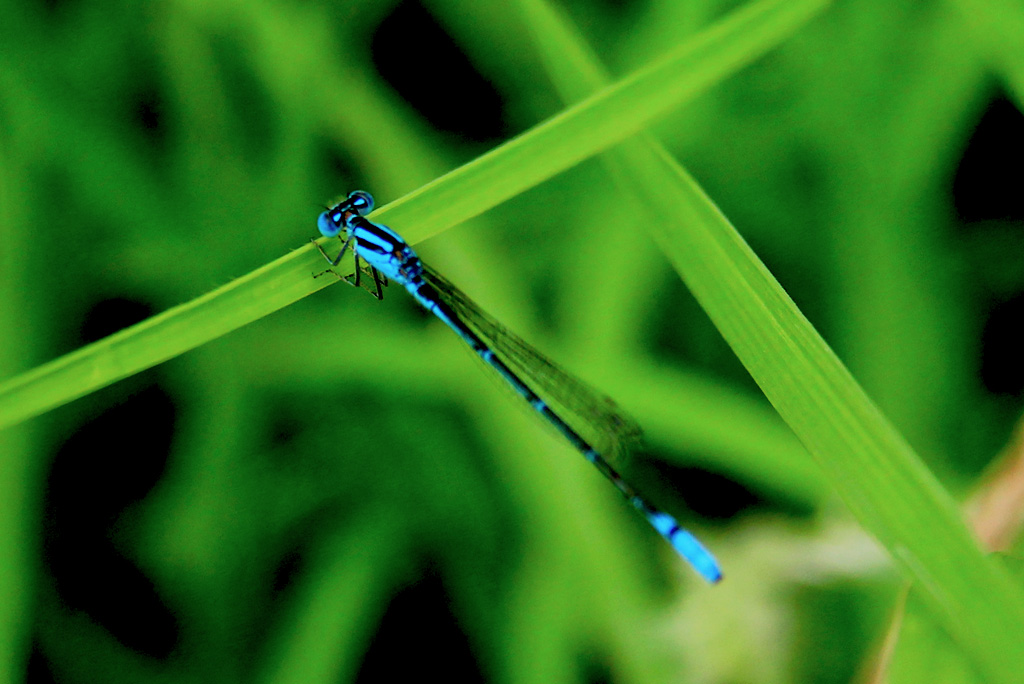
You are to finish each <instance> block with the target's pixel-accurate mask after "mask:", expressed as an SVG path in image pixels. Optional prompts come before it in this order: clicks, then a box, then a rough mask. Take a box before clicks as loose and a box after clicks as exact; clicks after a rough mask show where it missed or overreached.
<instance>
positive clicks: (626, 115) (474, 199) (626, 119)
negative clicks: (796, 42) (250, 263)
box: [0, 0, 823, 429]
mask: <svg viewBox="0 0 1024 684" xmlns="http://www.w3.org/2000/svg"><path fill="white" fill-rule="evenodd" d="M822 5H823V0H762V1H761V2H757V3H752V4H750V5H748V6H745V7H743V8H741V9H740V10H738V11H736V12H733V13H732V14H730V15H728V16H727V17H725V19H723V20H722V21H721V22H719V23H717V24H715V25H714V26H712V27H710V28H709V29H708V30H706V31H704V32H702V33H700V34H699V35H698V36H696V37H695V38H693V39H692V40H690V41H687V42H686V43H685V44H684V45H682V46H680V47H679V48H678V49H676V50H674V51H672V52H671V53H670V54H668V55H667V56H665V57H663V58H662V59H660V60H658V61H656V62H654V63H653V64H651V65H649V66H648V67H646V68H644V69H641V70H639V71H637V72H636V73H634V74H633V75H632V76H629V77H628V78H626V79H624V80H623V81H620V82H619V83H617V84H616V85H614V86H611V87H609V88H606V89H605V90H603V91H601V92H600V93H598V94H596V95H594V96H593V97H591V98H589V99H587V100H586V101H584V102H581V103H580V104H578V105H576V106H574V107H572V108H570V109H568V110H566V111H564V112H562V113H561V114H559V115H558V116H555V117H554V118H552V119H550V120H548V121H546V122H544V123H542V124H540V125H538V126H536V127H534V128H533V129H531V130H529V131H528V132H526V133H524V134H522V135H520V136H518V137H517V138H514V139H513V140H511V141H509V142H508V143H505V144H504V145H502V146H500V147H498V148H496V149H495V150H493V151H491V152H489V153H488V154H485V155H483V156H482V157H480V158H478V159H476V160H474V161H472V162H470V163H469V164H466V165H465V166H463V167H461V168H459V169H456V170H455V171H452V172H451V173H448V174H446V175H445V176H442V177H441V178H438V179H437V180H435V181H433V182H431V183H429V184H427V185H426V186H424V187H422V188H420V189H419V190H416V191H415V192H413V193H411V194H409V195H407V196H405V197H403V198H402V199H400V200H399V201H397V202H394V203H392V204H390V205H388V206H386V207H384V208H383V209H381V210H380V211H379V212H377V213H376V214H375V218H377V219H379V220H382V221H389V222H394V223H395V224H396V225H398V226H400V227H401V229H402V232H403V234H404V235H405V237H406V238H407V239H409V240H410V241H412V242H416V241H418V240H421V239H424V238H425V237H427V236H429V235H432V234H434V233H437V232H439V231H441V230H444V229H446V228H448V227H450V226H452V225H455V224H457V223H459V222H461V221H465V220H466V219H469V218H472V217H473V216H476V215H477V214H480V213H481V212H484V211H486V210H487V209H490V208H491V207H493V206H495V205H496V204H498V203H500V202H502V201H504V200H506V199H508V198H509V197H512V196H514V195H516V194H518V193H520V192H522V191H524V190H526V189H528V188H530V187H533V186H534V185H536V184H538V183H540V182H542V181H544V180H546V179H548V178H550V177H551V176H553V175H555V174H557V173H559V172H561V171H564V170H565V169H567V168H569V167H571V166H573V165H574V164H576V163H578V162H579V161H581V160H583V159H585V158H587V157H588V156H591V155H593V154H596V153H597V152H600V151H601V150H604V149H606V148H608V147H610V146H612V145H615V144H616V143H619V142H622V141H623V140H625V139H626V138H628V137H629V136H631V135H633V134H635V133H636V132H637V131H639V130H641V129H643V128H644V127H645V126H647V125H648V124H649V123H651V122H652V121H653V120H655V119H656V118H658V117H659V116H661V115H663V114H665V113H666V112H668V111H670V110H671V109H673V108H675V107H678V106H679V105H680V104H681V103H683V102H685V101H686V100H687V99H689V98H692V97H693V96H694V95H696V94H697V93H699V92H701V91H702V90H703V89H704V88H706V87H708V86H710V85H712V84H714V83H716V82H718V81H721V80H722V79H723V78H725V77H726V76H728V75H729V74H731V73H733V72H735V71H736V70H737V69H739V68H740V67H742V66H743V65H745V64H747V63H749V62H750V61H752V60H753V59H755V58H756V57H758V56H760V55H761V54H763V53H764V52H765V51H767V50H768V49H770V48H771V47H772V46H774V45H775V44H777V43H778V42H779V41H780V40H782V39H783V38H784V37H786V36H788V35H789V34H790V33H791V32H792V31H793V30H794V28H795V27H797V26H799V25H800V24H802V23H803V22H804V21H805V20H807V19H808V18H809V17H810V16H812V15H813V13H814V12H815V11H817V10H818V9H819V8H820V7H821V6H822ZM312 225H313V220H312V217H310V228H311V227H312ZM322 267H323V261H322V259H321V258H320V256H319V255H318V254H317V253H316V252H315V250H312V249H304V250H300V251H296V252H292V253H291V254H288V255H287V256H284V257H282V258H280V259H278V260H276V261H274V262H271V263H270V264H267V265H266V266H264V267H262V268H260V269H258V270H256V271H254V272H253V273H251V274H249V275H247V276H245V277H243V278H240V279H238V280H236V281H234V282H232V283H229V284H227V285H225V286H223V287H221V288H219V289H217V290H214V291H213V292H210V293H208V294H207V295H204V296H203V297H200V298H198V299H196V300H194V301H192V302H189V303H187V304H183V305H181V306H178V307H175V308H173V309H170V310H169V311H166V312H164V313H163V314H160V315H158V316H155V317H154V318H151V319H149V320H147V321H144V322H143V323H140V324H138V325H136V326H133V327H131V328H127V329H126V330H123V331H121V332H119V333H117V334H115V335H112V336H110V337H108V338H106V339H104V340H101V341H99V342H97V343H95V344H91V345H88V346H86V347H83V348H82V349H79V350H77V351H75V352H73V353H71V354H67V355H65V356H63V357H61V358H59V359H56V360H54V361H52V362H50V363H47V364H45V365H43V366H40V367H39V368H36V369H34V370H32V371H29V372H28V373H25V374H23V375H21V376H18V377H16V378H13V379H11V380H9V381H8V382H6V383H4V384H3V385H0V429H2V428H4V427H7V426H10V425H13V424H16V423H18V422H20V421H23V420H25V419H27V418H30V417H32V416H35V415H38V414H40V413H42V412H44V411H47V410H50V409H52V408H55V407H57V406H60V405H62V404H65V403H67V402H69V401H71V400H73V399H76V398H78V397H81V396H83V395H85V394H87V393H89V392H92V391H94V390H96V389H99V388H101V387H105V386H106V385H109V384H111V383H113V382H116V381H117V380H120V379H122V378H125V377H128V376H129V375H132V374H134V373H137V372H139V371H141V370H144V369H146V368H149V367H151V366H154V365H156V364H158V363H161V362H162V361H166V360H167V359H170V358H172V357H174V356H177V355H178V354H181V353H183V352H186V351H188V350H189V349H193V348H195V347H197V346H199V345H200V344H203V343H204V342H208V341H210V340H213V339H215V338H217V337H219V336H221V335H224V334H226V333H228V332H230V331H232V330H235V329H237V328H239V327H241V326H243V325H246V324H247V323H251V322H252V321H254V320H257V319H259V318H261V317H263V316H266V315H268V314H270V313H272V312H273V311H276V310H278V309H280V308H282V307H284V306H287V305H288V304H291V303H293V302H295V301H296V300H298V299H300V298H302V297H304V296H306V295H308V294H311V293H312V292H315V291H317V290H319V289H321V288H323V287H325V286H327V285H328V284H330V283H331V282H332V281H333V279H330V278H328V279H319V280H313V279H312V278H311V277H310V274H311V272H313V271H320V270H322Z"/></svg>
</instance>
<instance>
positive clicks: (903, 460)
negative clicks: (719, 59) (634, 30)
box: [520, 0, 1024, 684]
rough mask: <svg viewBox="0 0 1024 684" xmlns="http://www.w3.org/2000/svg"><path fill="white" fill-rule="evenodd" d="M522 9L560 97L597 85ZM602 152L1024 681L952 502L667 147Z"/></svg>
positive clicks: (703, 295) (956, 630)
mask: <svg viewBox="0 0 1024 684" xmlns="http://www.w3.org/2000/svg"><path fill="white" fill-rule="evenodd" d="M520 4H521V6H522V7H523V9H524V11H525V12H526V14H527V22H528V23H529V24H530V25H531V26H532V27H534V29H535V31H536V32H537V36H538V42H539V43H540V45H541V46H542V49H543V52H544V54H546V55H547V56H548V60H547V62H548V64H549V65H550V68H551V72H552V74H553V77H554V79H555V81H556V83H558V84H559V86H560V88H561V90H562V92H563V93H564V95H565V96H566V97H567V98H569V99H571V98H574V97H578V96H579V95H580V92H579V91H580V89H582V88H585V87H586V85H587V84H589V86H590V87H591V88H596V87H599V86H600V85H601V83H602V81H603V79H604V77H603V69H602V67H601V65H600V64H599V63H597V60H596V58H595V57H594V56H593V55H592V54H591V52H590V51H589V49H588V48H587V47H586V45H585V44H584V43H583V41H582V39H581V38H579V37H578V36H576V35H575V34H574V33H573V32H571V31H570V30H569V28H568V27H567V26H566V25H565V24H564V22H560V21H559V19H558V16H557V15H556V14H555V13H554V12H553V11H552V10H551V9H550V8H549V7H547V6H546V5H545V4H544V3H543V2H541V1H540V0H520ZM556 56H557V57H556ZM567 56H568V58H567ZM607 156H608V160H609V163H610V164H611V165H612V166H613V167H614V171H615V174H616V175H617V176H618V177H620V178H628V179H629V182H628V183H623V187H624V189H625V190H624V191H625V192H627V193H635V198H636V199H637V200H638V201H639V203H638V205H637V206H638V212H640V213H641V214H643V215H644V218H646V219H648V220H647V224H648V225H649V226H650V228H651V230H652V233H653V234H654V237H655V239H656V240H657V241H658V243H659V245H660V246H661V248H662V250H663V251H664V252H665V254H666V255H667V256H668V257H669V259H670V260H671V261H672V263H673V265H674V266H675V268H676V270H677V271H678V272H679V274H680V275H681V276H682V278H683V280H684V281H685V282H686V284H687V286H688V287H689V288H690V290H691V291H692V292H693V293H694V295H695V296H696V297H697V299H698V300H699V301H700V303H701V306H702V307H703V308H704V310H705V311H707V313H708V315H709V316H710V317H711V319H712V320H713V321H714V323H715V325H716V326H717V327H718V329H719V330H720V331H721V333H722V335H723V336H724V337H725V339H726V340H727V341H728V342H729V345H730V346H731V347H732V348H733V350H734V351H735V352H736V354H737V356H738V357H739V358H740V360H741V361H742V362H743V364H744V366H746V368H747V370H748V371H749V372H750V374H751V375H752V376H753V377H754V379H755V380H756V381H757V383H758V385H759V386H760V387H761V389H762V390H763V391H764V393H765V395H766V396H767V397H768V399H769V400H770V401H771V402H772V404H773V405H774V406H775V408H776V409H777V410H778V411H779V413H780V414H781V415H782V417H783V418H784V419H785V420H786V422H787V423H788V424H789V425H790V427H791V428H792V429H793V431H794V432H795V433H796V434H797V436H798V437H799V438H800V439H801V441H803V443H804V445H805V446H806V447H807V448H808V450H809V451H810V452H811V453H812V454H813V455H814V457H815V458H816V460H817V461H818V463H819V465H820V466H821V468H822V470H823V471H824V472H825V474H826V476H827V477H828V478H829V479H830V481H831V482H832V484H833V485H834V486H835V487H836V489H837V490H838V491H839V492H840V494H841V495H842V496H843V499H844V500H845V501H846V503H847V505H848V506H849V507H850V508H851V509H852V511H853V512H854V514H855V515H856V516H857V517H858V519H859V520H860V521H861V523H862V524H863V525H864V526H865V527H866V528H867V529H868V530H870V531H871V532H872V533H873V534H874V535H875V536H876V537H877V538H878V539H879V541H881V542H882V543H883V544H884V545H885V547H886V548H887V549H888V550H889V552H890V553H891V554H892V556H893V558H894V559H895V560H896V562H897V563H898V564H899V566H900V569H901V570H902V571H903V573H904V574H905V575H906V576H907V577H908V578H910V579H911V580H913V581H914V582H915V587H916V589H917V590H918V591H919V592H920V594H921V596H922V597H923V598H924V600H925V601H926V603H927V605H928V607H929V608H930V610H931V611H932V612H933V614H935V615H936V616H937V617H938V618H939V619H940V620H941V621H942V623H943V625H944V626H945V627H946V629H948V630H949V632H950V634H952V635H954V637H955V638H956V639H957V641H958V642H959V643H960V645H961V646H962V647H963V648H964V650H965V652H966V653H967V654H968V655H969V656H970V657H971V658H972V660H973V661H974V663H975V664H976V665H977V666H978V667H979V669H980V670H981V671H982V672H984V673H985V674H986V675H987V676H988V677H989V678H990V679H991V681H995V682H1005V683H1007V684H1010V683H1011V682H1019V681H1020V673H1021V672H1022V671H1024V643H1022V640H1021V638H1020V637H1021V635H1022V634H1024V594H1022V593H1021V591H1020V589H1019V587H1018V586H1017V585H1016V584H1015V583H1014V582H1013V581H1012V580H1011V579H1010V577H1009V576H1008V574H1007V573H1006V572H1005V571H1004V570H1003V568H1001V567H1000V566H999V565H998V564H996V563H993V562H991V561H990V560H989V559H987V558H986V557H985V556H984V555H983V554H982V552H981V549H980V548H979V546H978V544H977V543H976V542H975V541H974V539H973V537H972V535H971V534H970V532H969V531H968V530H967V527H966V525H965V524H964V521H963V518H962V517H961V515H960V512H959V510H958V508H957V506H956V504H955V503H954V501H953V500H952V498H951V497H950V496H949V495H948V493H947V492H946V491H945V490H944V489H943V488H942V486H941V485H940V484H939V482H938V481H937V480H936V479H935V478H934V476H933V475H932V473H931V472H930V471H929V470H928V468H927V467H926V466H925V465H924V464H923V463H922V462H921V460H920V459H919V458H918V456H917V455H916V454H915V453H914V452H913V451H912V449H911V448H910V446H909V445H908V444H907V443H906V442H905V441H904V440H903V438H902V437H901V436H900V435H899V434H898V433H897V431H896V430H895V429H894V428H893V427H892V425H891V424H890V423H889V422H888V420H887V419H886V418H885V417H884V416H883V415H882V414H881V412H880V411H879V410H878V409H877V408H876V407H875V405H874V404H873V403H872V402H871V400H870V399H869V398H868V397H867V396H866V395H865V394H864V391H863V390H862V389H861V388H860V386H859V385H858V384H857V382H856V381H855V380H854V379H853V377H852V376H851V375H850V374H849V372H848V371H847V370H846V368H845V367H844V366H843V364H842V363H841V362H840V361H839V359H838V358H837V357H836V356H835V354H834V353H833V352H832V350H831V349H830V348H829V347H828V345H827V344H826V343H825V341H824V340H823V339H822V338H821V337H820V336H819V335H818V333H817V332H816V331H815V330H814V328H813V326H811V324H810V322H809V321H807V319H806V318H805V317H804V316H803V314H801V313H800V311H799V310H798V309H797V307H796V305H795V304H794V303H793V301H792V300H791V299H790V298H789V296H788V295H787V294H786V293H785V291H784V290H783V289H782V287H781V286H780V285H779V283H778V282H777V281H776V280H775V279H774V278H773V277H772V275H771V273H769V272H768V270H767V269H766V268H765V266H764V265H763V264H762V263H761V262H760V260H758V258H757V256H756V255H755V254H754V253H753V252H752V251H751V249H750V248H749V246H748V245H747V244H746V242H744V240H743V238H742V237H741V236H740V235H739V234H738V233H737V232H736V230H735V228H733V226H732V225H731V224H730V223H729V221H728V219H726V217H725V216H724V215H722V213H721V212H720V211H719V210H718V208H717V207H716V206H715V205H714V204H713V203H712V201H711V200H710V198H708V197H707V195H705V194H704V192H703V190H701V188H700V187H699V186H698V185H697V183H696V182H695V181H694V180H693V179H692V178H691V177H690V176H689V174H687V173H686V171H685V170H684V169H683V168H682V167H681V166H680V165H679V164H678V163H677V162H676V161H675V160H674V159H672V158H671V156H670V155H669V154H668V153H667V152H666V151H665V150H664V148H662V147H661V146H660V145H659V144H658V143H657V142H656V141H655V140H654V139H653V138H652V137H651V136H648V135H644V136H641V139H640V140H638V141H637V144H633V145H629V146H623V147H620V148H617V149H615V150H613V151H612V152H610V153H609V154H608V155H607Z"/></svg>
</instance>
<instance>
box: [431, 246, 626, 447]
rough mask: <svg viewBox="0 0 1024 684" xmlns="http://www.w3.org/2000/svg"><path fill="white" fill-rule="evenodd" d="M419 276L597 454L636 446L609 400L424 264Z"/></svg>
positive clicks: (617, 409)
mask: <svg viewBox="0 0 1024 684" xmlns="http://www.w3.org/2000/svg"><path fill="white" fill-rule="evenodd" d="M423 276H424V279H425V280H426V281H427V282H428V283H429V284H430V285H432V286H433V287H434V289H435V290H437V293H438V296H439V297H440V298H441V299H442V300H443V301H444V302H445V303H446V304H448V306H450V307H452V309H454V310H455V312H456V313H457V314H458V315H459V317H460V318H461V319H462V320H463V321H465V323H466V324H467V325H468V326H469V327H470V328H471V329H472V330H473V332H475V333H476V334H477V335H479V336H480V338H481V339H482V340H483V341H484V342H486V343H487V345H488V346H490V348H491V349H492V350H493V351H494V353H495V354H497V356H498V357H499V358H500V359H501V360H502V361H504V362H505V364H506V365H507V366H508V367H509V368H511V369H512V370H513V371H514V372H515V373H516V374H517V375H519V376H520V378H522V380H523V381H524V382H526V384H528V385H529V386H530V389H532V390H533V391H534V392H536V393H537V395H538V396H539V397H540V398H541V399H543V400H544V401H545V402H547V403H548V405H549V406H551V408H552V409H553V410H554V411H555V413H557V414H558V415H559V416H560V417H561V418H562V420H564V421H565V422H567V423H568V424H569V425H570V426H571V427H572V428H573V429H574V430H576V432H578V433H579V434H580V436H581V437H583V438H584V439H585V440H587V441H588V442H589V443H590V444H591V445H592V446H593V447H594V448H595V449H597V451H598V452H599V453H601V454H603V455H604V456H606V457H615V456H621V455H622V454H623V453H624V452H627V451H629V450H631V449H632V448H634V447H635V446H636V445H637V444H638V443H639V441H640V438H641V431H640V426H639V425H637V423H636V421H634V420H633V419H632V418H631V417H629V416H628V415H627V414H626V413H624V412H623V411H622V409H620V408H619V407H618V405H617V404H616V403H615V402H614V401H613V400H612V399H611V398H610V397H608V396H607V395H605V394H602V393H601V392H598V391H597V390H595V389H594V388H592V387H590V386H589V385H587V384H586V383H585V382H583V381H582V380H580V379H578V378H576V377H575V376H573V375H570V374H569V373H567V372H566V371H564V370H562V369H561V368H559V367H558V366H557V365H555V364H554V363H552V362H551V361H549V360H548V359H547V358H546V357H544V356H543V355H542V354H541V353H540V352H539V351H537V350H536V349H534V348H533V347H532V346H530V344H529V343H527V342H526V341H525V340H523V339H522V338H521V337H519V336H518V335H516V334H515V333H513V332H512V331H511V330H509V329H508V328H506V327H504V326H503V325H501V324H500V323H498V322H497V321H496V320H495V319H494V318H492V317H491V316H490V315H488V314H487V313H485V312H484V311H483V310H482V309H481V308H480V307H479V306H477V305H476V303H474V302H473V300H471V299H470V298H469V297H467V296H466V294H465V293H464V292H462V290H460V289H459V288H458V287H456V286H455V285H453V284H452V283H450V282H449V281H448V280H447V279H446V278H444V276H442V275H441V274H439V273H437V272H436V271H434V270H433V269H431V268H429V267H428V266H426V265H424V274H423Z"/></svg>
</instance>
